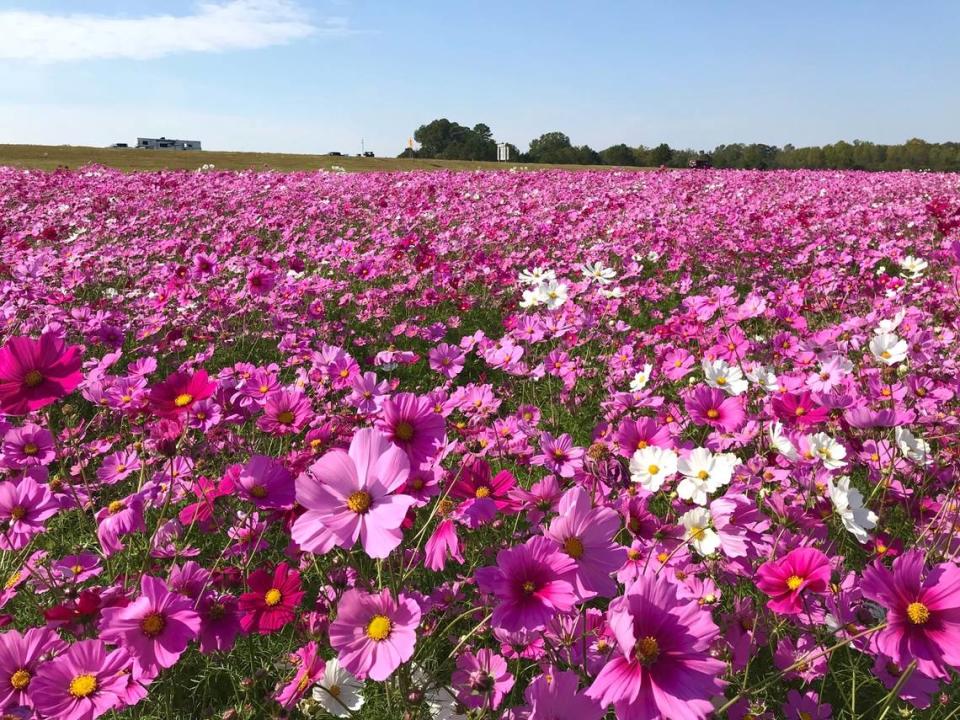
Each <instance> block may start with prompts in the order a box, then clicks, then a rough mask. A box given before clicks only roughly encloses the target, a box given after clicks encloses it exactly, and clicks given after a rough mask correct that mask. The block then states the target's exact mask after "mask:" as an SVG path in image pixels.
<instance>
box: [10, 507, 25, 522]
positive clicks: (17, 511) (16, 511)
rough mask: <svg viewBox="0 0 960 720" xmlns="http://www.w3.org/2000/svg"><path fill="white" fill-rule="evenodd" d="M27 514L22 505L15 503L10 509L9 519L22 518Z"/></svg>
mask: <svg viewBox="0 0 960 720" xmlns="http://www.w3.org/2000/svg"><path fill="white" fill-rule="evenodd" d="M26 515H27V510H26V508H24V507H23V506H22V505H15V506H14V507H13V508H11V510H10V519H11V520H23V518H25V517H26Z"/></svg>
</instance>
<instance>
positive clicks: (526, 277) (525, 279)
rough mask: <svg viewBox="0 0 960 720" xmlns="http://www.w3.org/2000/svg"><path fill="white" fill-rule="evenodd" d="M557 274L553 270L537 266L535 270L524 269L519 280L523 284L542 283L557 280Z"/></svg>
mask: <svg viewBox="0 0 960 720" xmlns="http://www.w3.org/2000/svg"><path fill="white" fill-rule="evenodd" d="M556 279H557V274H556V273H555V272H554V271H553V270H547V269H546V268H541V267H535V268H533V270H523V271H521V273H520V276H519V277H518V278H517V281H518V282H519V283H520V284H521V285H540V284H542V283H544V282H547V281H549V280H556Z"/></svg>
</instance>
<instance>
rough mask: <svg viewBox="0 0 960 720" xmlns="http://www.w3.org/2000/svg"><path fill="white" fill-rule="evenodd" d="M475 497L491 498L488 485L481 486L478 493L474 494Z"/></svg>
mask: <svg viewBox="0 0 960 720" xmlns="http://www.w3.org/2000/svg"><path fill="white" fill-rule="evenodd" d="M473 495H474V497H478V498H485V497H489V496H490V488H488V487H487V486H486V485H481V486H480V487H478V488H477V490H476V492H474V493H473Z"/></svg>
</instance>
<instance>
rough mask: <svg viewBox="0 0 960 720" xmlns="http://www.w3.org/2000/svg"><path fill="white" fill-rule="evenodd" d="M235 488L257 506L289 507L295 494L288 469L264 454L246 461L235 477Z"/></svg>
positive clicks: (291, 476)
mask: <svg viewBox="0 0 960 720" xmlns="http://www.w3.org/2000/svg"><path fill="white" fill-rule="evenodd" d="M236 489H237V491H238V493H239V494H240V495H241V496H242V497H244V498H245V499H246V500H248V501H250V502H252V503H253V504H254V505H256V506H257V507H258V508H289V507H292V506H293V501H294V499H295V496H296V487H295V485H294V481H293V475H292V474H291V473H290V471H289V470H287V469H286V468H285V467H284V466H283V465H281V464H280V463H279V462H277V461H276V460H274V459H273V458H269V457H266V456H265V455H254V456H253V457H251V458H250V460H248V461H247V464H246V465H244V466H243V469H242V470H241V471H240V474H239V476H238V477H237V480H236Z"/></svg>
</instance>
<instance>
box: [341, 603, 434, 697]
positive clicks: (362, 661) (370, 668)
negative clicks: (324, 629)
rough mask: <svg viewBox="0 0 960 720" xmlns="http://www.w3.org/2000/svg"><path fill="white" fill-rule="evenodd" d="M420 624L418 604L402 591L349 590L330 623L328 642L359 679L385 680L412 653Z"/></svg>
mask: <svg viewBox="0 0 960 720" xmlns="http://www.w3.org/2000/svg"><path fill="white" fill-rule="evenodd" d="M419 625H420V606H419V605H417V603H416V601H415V600H413V598H409V597H407V596H406V595H404V594H403V593H400V595H399V596H398V597H397V599H396V600H394V599H393V596H392V595H391V594H390V591H389V590H386V589H384V590H381V591H380V593H379V594H370V593H365V592H362V591H360V590H348V591H347V592H346V593H344V595H343V597H342V598H340V603H339V604H338V605H337V619H336V620H334V621H333V623H331V625H330V645H331V646H332V647H333V649H334V650H336V651H337V653H338V657H339V660H340V664H341V665H342V666H343V667H344V669H346V670H347V671H348V672H351V673H353V674H354V675H356V676H357V677H358V678H361V679H362V678H367V677H369V678H370V679H371V680H377V681H383V680H386V679H387V678H388V677H390V675H391V674H392V673H393V671H394V670H396V669H397V668H398V667H400V665H402V664H403V663H405V662H406V661H407V660H409V659H410V658H411V657H412V656H413V647H414V645H415V644H416V642H417V633H416V630H417V626H419Z"/></svg>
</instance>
